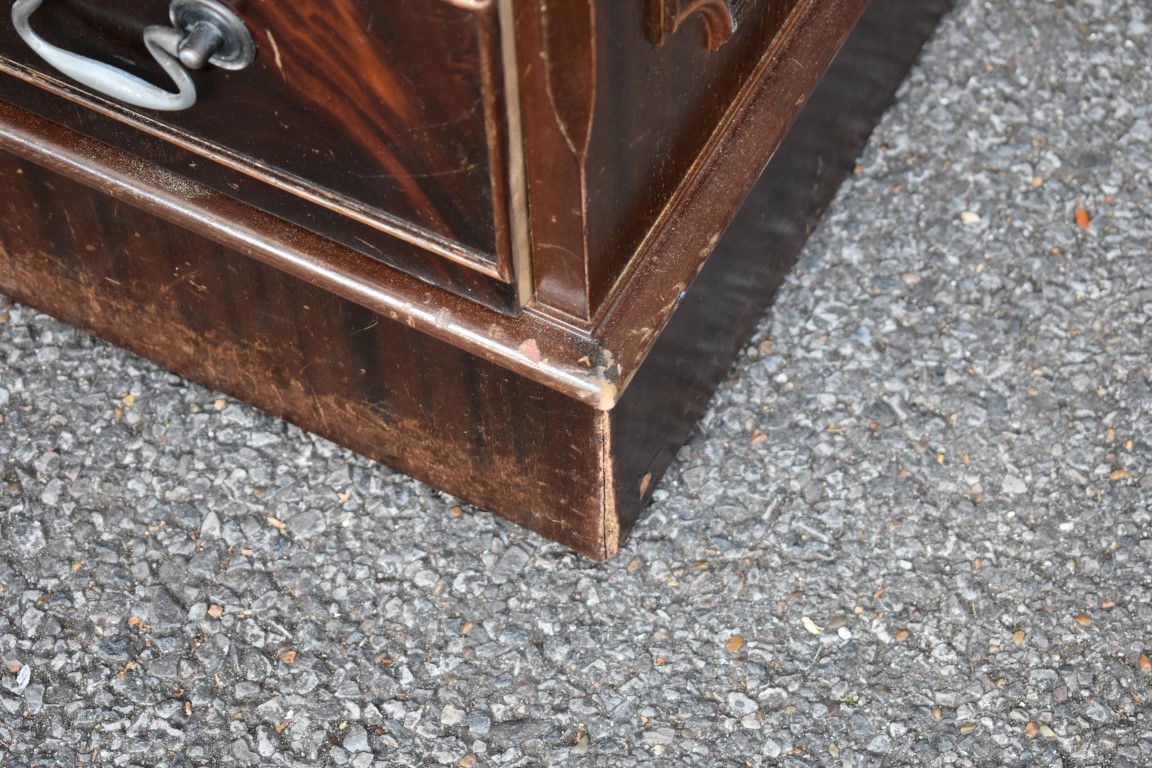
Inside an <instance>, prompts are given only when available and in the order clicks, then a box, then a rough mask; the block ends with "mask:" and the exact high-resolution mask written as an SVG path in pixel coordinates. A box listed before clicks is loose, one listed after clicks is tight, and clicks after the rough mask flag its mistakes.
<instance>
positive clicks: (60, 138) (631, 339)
mask: <svg viewBox="0 0 1152 768" xmlns="http://www.w3.org/2000/svg"><path fill="white" fill-rule="evenodd" d="M946 4H947V3H946V0H925V1H924V2H922V3H916V4H910V3H907V2H905V1H904V0H873V2H872V3H871V4H869V5H868V6H867V8H866V9H863V7H862V6H856V5H852V4H850V3H849V2H848V0H840V2H839V3H838V2H837V0H830V1H829V2H828V3H818V4H813V5H811V6H807V7H806V12H805V13H804V14H802V15H801V16H800V17H798V18H797V19H796V20H795V21H794V23H793V24H792V26H791V27H790V30H789V33H788V36H787V39H786V41H785V42H784V43H783V44H781V45H780V46H779V47H778V48H777V49H775V53H774V55H773V57H772V58H771V59H770V60H768V61H767V62H766V63H765V65H764V66H763V67H762V68H761V69H759V70H758V71H757V74H756V77H755V78H754V79H753V80H752V81H750V83H748V84H747V85H746V86H745V87H744V88H743V89H741V90H740V99H741V101H740V103H739V105H738V107H737V108H729V109H727V110H725V112H724V115H723V119H722V121H721V127H722V130H721V134H722V135H721V137H720V138H719V139H718V140H715V141H713V142H712V143H711V144H710V145H709V147H710V149H709V153H708V155H707V157H706V159H705V161H703V162H700V163H699V168H698V169H697V170H696V171H694V172H693V173H692V174H689V175H688V176H687V177H686V178H687V181H686V182H685V184H684V185H682V186H681V187H680V188H679V189H678V190H677V191H676V194H675V195H673V196H672V198H671V200H672V204H671V207H670V208H669V209H668V210H666V211H663V212H662V213H661V216H660V217H659V218H658V221H657V222H656V224H655V226H653V227H652V228H651V230H650V231H649V232H648V233H647V234H646V235H645V237H646V238H647V239H646V243H648V247H649V248H650V250H649V251H647V252H646V253H645V258H644V260H643V262H642V263H641V264H639V265H638V266H637V267H636V268H634V269H632V270H631V271H629V272H628V273H627V280H626V282H625V284H624V285H622V286H621V287H620V288H619V289H618V290H617V291H616V292H615V293H613V294H612V295H611V297H610V301H609V303H608V304H607V305H606V306H607V310H606V311H605V312H604V313H603V314H602V316H601V317H600V318H599V321H598V323H597V324H596V325H595V327H594V328H591V329H583V330H582V329H580V328H577V327H573V326H571V325H565V324H562V323H557V322H555V320H554V318H553V317H552V316H551V315H550V314H549V312H548V311H545V310H544V309H541V308H530V309H528V310H526V311H524V312H523V313H521V314H520V315H518V316H511V315H508V314H503V313H499V312H495V311H492V310H489V309H487V308H485V307H483V306H480V305H478V304H477V303H475V302H473V301H471V300H468V299H463V298H460V296H458V295H456V294H455V293H453V292H450V291H448V290H446V289H441V288H437V287H436V286H433V285H429V284H427V283H423V282H421V281H419V280H417V279H416V278H414V277H412V276H411V275H410V274H407V273H406V272H405V271H400V270H396V269H392V268H390V267H387V266H385V265H384V264H382V263H380V262H378V261H375V260H372V259H368V258H366V257H364V256H363V255H362V254H360V253H358V252H356V251H354V250H352V249H349V248H346V247H343V246H341V245H339V244H338V243H335V242H333V241H330V240H328V239H325V238H324V237H321V236H318V235H315V234H313V233H312V232H309V231H308V230H306V229H303V228H301V227H298V226H296V225H293V224H291V223H289V222H286V221H284V220H283V219H280V218H278V217H275V216H271V215H269V214H267V213H265V212H263V211H261V210H259V209H256V208H253V207H251V206H249V205H247V204H245V203H243V202H239V201H237V200H236V199H235V198H234V197H232V196H228V195H224V194H221V193H219V192H217V191H215V190H214V189H212V188H211V187H209V186H205V185H202V184H199V183H196V182H195V181H193V180H190V179H189V178H188V177H187V176H185V175H180V174H178V173H173V172H171V171H169V170H167V169H166V167H165V166H163V165H153V164H150V163H142V162H140V160H139V158H138V156H137V155H135V154H133V153H130V152H127V151H124V150H118V149H116V148H115V147H111V146H107V145H103V144H101V143H100V142H97V141H94V140H93V139H91V138H89V137H87V136H84V135H81V134H79V133H77V132H75V131H72V130H70V129H67V128H64V127H61V126H59V125H57V124H54V123H51V122H49V121H47V120H44V119H41V118H38V117H35V116H34V115H31V114H29V113H27V112H24V111H22V110H19V109H16V108H13V107H11V106H7V105H3V104H0V178H3V179H4V181H5V184H4V185H3V187H0V291H3V292H6V293H8V294H10V295H13V296H14V297H16V298H18V299H19V300H21V301H24V302H27V303H29V304H32V305H33V306H37V307H39V308H41V309H44V310H45V311H48V312H51V313H53V314H55V315H57V316H58V317H61V318H63V319H65V320H66V321H68V322H71V323H74V324H76V325H78V326H80V327H82V328H86V329H88V330H90V331H92V332H95V333H98V334H100V335H102V336H104V337H106V338H109V339H111V340H113V341H115V342H116V343H119V344H122V345H124V346H126V347H128V348H130V349H134V350H136V351H138V352H140V353H141V354H145V355H148V356H149V357H152V358H154V359H156V360H158V361H160V362H161V363H163V364H164V365H166V366H169V367H171V368H172V369H174V370H176V371H179V372H181V373H184V374H186V375H189V376H192V377H194V378H196V379H198V380H200V381H202V382H203V383H205V384H208V385H209V386H212V387H217V388H220V389H223V390H225V391H228V392H231V393H233V394H234V395H236V396H237V397H240V398H242V399H245V400H248V401H250V402H254V403H256V404H258V405H260V406H262V407H264V408H266V409H268V410H270V411H271V412H273V413H275V414H277V415H282V416H283V417H285V418H288V419H291V420H293V421H294V422H296V423H298V424H300V425H302V426H304V427H305V428H307V429H311V430H314V431H317V432H319V433H321V434H324V435H326V436H328V437H330V438H332V439H334V440H336V441H338V442H341V443H343V444H345V445H348V446H350V447H352V448H354V449H356V450H358V451H361V452H363V453H365V454H367V455H369V456H373V457H376V458H378V459H380V460H383V461H386V462H388V463H390V464H392V465H394V466H397V467H399V468H400V469H402V470H404V471H407V472H410V473H412V474H413V475H415V476H417V477H419V478H422V479H425V480H427V481H429V482H432V483H434V484H436V485H438V486H440V487H442V488H445V489H446V490H448V491H449V492H451V493H453V494H454V495H457V496H459V497H461V498H464V499H466V500H469V501H472V502H473V503H476V504H479V505H482V506H486V507H488V508H491V509H493V510H495V511H497V512H498V513H500V514H503V515H505V516H507V517H508V518H509V519H512V520H514V521H516V522H518V523H521V524H523V525H525V526H528V527H530V528H532V529H534V530H537V531H539V532H540V533H542V534H544V535H546V536H549V537H552V538H554V539H556V540H558V541H561V542H563V543H564V544H566V545H567V546H570V547H573V548H574V549H577V550H579V551H581V552H585V553H586V554H589V555H591V556H594V557H606V556H609V555H610V554H612V553H613V552H614V551H615V550H616V549H617V547H618V546H619V544H620V541H621V538H622V537H623V536H624V535H626V533H627V531H628V529H629V528H630V527H631V526H632V525H633V524H634V523H635V521H636V520H637V518H638V516H639V515H640V514H641V513H642V511H643V509H644V505H645V503H646V501H647V499H648V497H649V496H650V494H651V491H652V489H653V488H654V487H655V486H656V483H657V482H658V480H659V477H660V475H661V474H662V473H663V472H664V470H665V469H666V467H667V465H668V463H669V462H670V461H671V459H672V457H673V456H674V455H675V451H676V448H677V447H678V446H679V445H680V443H681V442H682V441H683V440H684V439H685V437H686V436H687V435H688V434H689V432H690V430H691V429H692V425H693V423H694V421H695V419H696V417H697V415H698V414H699V413H700V411H701V410H702V409H703V408H704V407H705V405H706V403H707V400H708V398H709V396H710V394H711V392H712V390H713V389H714V387H715V386H716V383H717V382H718V381H719V380H720V379H721V378H722V377H723V375H724V373H725V371H726V370H727V368H728V366H729V364H730V361H731V359H732V357H733V355H734V354H735V352H736V350H738V349H739V348H740V346H741V345H742V344H743V340H744V338H745V337H746V335H747V333H748V332H749V330H750V329H751V328H752V327H753V325H754V323H755V321H756V319H757V318H758V317H759V315H760V312H761V311H762V309H763V306H764V305H765V304H766V303H767V301H768V300H769V298H770V294H771V291H772V290H774V288H775V285H776V284H777V283H778V282H779V280H780V279H781V277H782V275H783V274H784V271H785V270H786V269H787V267H788V265H789V264H790V263H791V260H792V258H793V256H794V254H795V252H796V250H797V249H798V248H799V246H800V244H801V243H802V242H803V240H804V238H805V237H806V235H807V233H808V232H809V231H810V229H811V227H812V226H813V225H814V223H815V221H816V218H817V216H818V214H819V212H820V210H821V209H822V207H823V206H824V205H825V204H826V203H827V201H828V200H829V199H830V198H831V195H832V193H833V191H834V190H835V187H836V185H837V184H838V183H839V181H840V179H841V178H842V177H843V175H844V174H845V173H846V172H847V170H848V169H849V168H850V166H851V158H852V157H853V156H854V154H855V152H856V151H857V150H858V148H859V147H860V145H861V144H862V142H863V140H864V137H865V135H866V133H867V130H868V129H869V128H870V126H871V125H872V124H873V123H874V121H875V120H876V119H877V117H878V116H879V114H880V112H881V110H882V108H883V106H884V104H885V103H886V101H887V99H888V98H889V97H890V96H891V93H892V92H893V90H894V89H895V86H896V84H897V83H898V82H899V79H900V77H901V76H902V74H903V72H904V71H905V70H906V68H907V66H908V64H909V62H910V61H911V60H912V58H913V57H914V55H915V52H916V51H917V50H918V49H919V46H920V45H921V44H922V42H923V40H924V39H925V38H926V36H927V34H928V33H929V31H930V30H931V28H932V25H933V23H934V21H935V19H936V18H937V17H938V15H939V14H940V13H941V12H942V11H943V9H944V7H945V6H946ZM445 5H447V4H445ZM526 7H527V8H536V7H537V6H535V5H534V4H529V5H528V6H519V8H518V17H517V18H518V21H526V22H527V23H526V25H525V26H522V27H520V29H526V28H531V23H530V22H531V19H526V18H525V17H524V16H522V15H520V14H524V13H526V12H525V11H524V9H525V8H526ZM857 9H860V10H864V15H863V16H862V17H861V18H860V21H859V23H856V24H854V22H856V20H857V16H856V15H855V11H856V10H857ZM602 11H603V6H597V12H598V15H597V16H596V17H595V18H596V23H597V24H602V23H603V20H604V16H603V15H602ZM527 15H528V16H531V15H532V14H531V13H527ZM635 21H636V22H637V23H639V24H642V22H643V18H642V14H638V16H637V19H635ZM535 30H536V32H537V33H540V32H541V30H540V28H539V26H538V25H537V26H536V27H535ZM681 39H684V40H685V41H686V42H685V43H684V45H685V46H686V47H685V49H684V50H685V51H688V50H695V51H697V52H698V53H699V55H701V56H705V57H708V56H711V57H721V58H722V57H723V55H724V51H725V50H728V49H730V48H731V47H732V46H734V45H737V44H738V43H739V38H738V37H737V38H734V39H733V40H732V41H730V44H729V45H726V46H725V47H724V48H723V49H721V51H719V52H717V53H715V54H710V53H708V52H707V51H706V50H703V49H702V47H701V46H699V44H698V43H699V41H695V43H696V44H695V45H694V46H692V47H691V48H689V47H687V46H689V42H688V41H687V38H686V37H684V36H681V35H677V36H675V38H674V39H673V40H670V41H669V42H668V44H667V45H666V46H665V47H664V48H663V49H662V50H669V49H671V48H673V47H674V46H676V45H680V43H679V41H680V40H681ZM845 40H846V42H845ZM842 42H844V44H843V46H842V47H841V43H842ZM837 50H839V53H838V54H836V59H835V62H834V63H833V64H832V66H831V67H830V68H829V69H828V71H827V74H826V75H825V77H824V78H823V80H822V81H820V83H819V85H818V87H816V80H817V79H816V78H813V79H812V80H811V81H809V80H806V79H804V78H800V77H797V76H795V72H794V69H793V66H794V65H793V64H792V62H794V61H795V62H806V63H808V65H809V66H812V67H819V68H821V69H822V68H823V66H824V63H826V62H828V61H829V60H830V59H831V57H832V56H833V54H834V53H835V52H836V51H837ZM601 64H602V62H600V61H599V60H598V63H597V71H600V67H601ZM538 66H539V65H538V62H532V63H525V66H524V70H525V72H526V77H525V80H526V81H529V80H531V79H532V76H533V75H532V72H531V71H529V70H532V69H533V67H538ZM600 82H601V83H602V82H603V81H600ZM602 92H603V88H598V89H597V91H596V93H597V96H596V106H595V110H594V111H593V112H592V113H591V114H592V122H593V126H592V133H591V138H590V140H589V143H588V157H589V158H593V157H594V156H595V151H596V149H595V147H596V130H597V125H599V124H600V119H601V117H600V116H601V115H602V114H603V110H602V108H601V107H602V104H603V103H604V102H603V101H602ZM538 95H539V94H538ZM543 96H544V97H547V94H546V93H544V94H543ZM782 104H783V105H791V106H790V107H788V108H785V109H782V108H781V105H782ZM81 112H82V114H84V115H88V114H89V112H88V111H87V110H81ZM567 114H568V118H567V119H568V121H569V125H572V124H573V123H572V122H571V121H572V120H573V119H577V120H578V117H577V118H572V115H577V116H579V115H580V114H581V113H579V112H573V113H567ZM545 118H546V119H547V120H550V121H552V123H553V124H555V120H556V117H555V111H554V110H553V111H551V112H547V113H545V115H544V117H543V118H542V119H545ZM81 122H82V123H83V121H81ZM552 135H553V137H554V138H557V140H559V141H561V142H565V144H566V143H567V142H566V140H565V138H564V136H563V135H562V133H561V132H560V131H559V130H556V131H554V132H553V134H552ZM568 156H569V157H571V156H572V153H571V152H569V153H568ZM769 160H770V162H769V165H768V167H767V170H766V171H765V173H764V174H763V175H762V176H761V177H760V179H759V181H755V178H756V175H757V173H758V172H759V170H760V167H761V166H762V165H763V163H764V162H767V161H769ZM177 167H178V166H177ZM588 178H589V179H592V178H593V175H591V174H590V175H589V176H588ZM754 181H755V183H753V182H754ZM749 187H751V188H752V190H751V194H750V195H749V197H748V204H747V205H745V207H744V208H743V209H741V211H740V212H739V213H738V214H736V215H735V218H734V219H733V215H734V211H735V210H736V209H737V207H738V206H739V203H740V201H741V200H742V199H743V198H744V193H745V191H746V190H747V189H748V188H749ZM730 222H731V225H730V226H729V223H730ZM725 229H726V231H725ZM709 253H711V258H709V259H707V260H705V256H707V255H708V254H709Z"/></svg>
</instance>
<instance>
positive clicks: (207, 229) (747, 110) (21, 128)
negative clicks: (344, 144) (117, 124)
mask: <svg viewBox="0 0 1152 768" xmlns="http://www.w3.org/2000/svg"><path fill="white" fill-rule="evenodd" d="M866 5H867V0H833V1H832V2H826V3H808V4H806V6H805V11H804V13H805V16H804V18H802V19H801V20H800V21H803V23H793V24H792V25H791V27H790V28H791V29H792V30H793V31H795V34H790V33H788V32H786V33H784V35H783V38H784V39H783V42H782V44H781V45H780V46H776V47H774V48H773V51H772V54H771V55H770V57H769V58H768V59H766V60H765V61H764V62H763V64H762V66H761V68H760V70H759V71H758V75H757V77H756V78H755V79H754V80H753V81H752V82H751V83H750V85H749V87H748V88H747V89H746V91H745V95H744V97H743V98H742V99H741V100H740V102H739V103H738V104H737V105H736V107H735V108H734V109H732V110H731V111H730V112H729V114H728V116H727V117H726V119H725V120H724V122H723V124H722V126H721V129H720V130H718V131H717V133H716V134H715V137H716V138H715V139H714V141H713V142H712V144H711V148H710V151H709V152H708V153H707V154H706V156H704V157H702V158H701V159H700V160H698V162H697V164H696V166H695V167H694V169H693V172H692V173H691V174H690V176H689V177H688V178H687V179H686V180H685V182H684V184H683V185H682V186H681V188H680V189H679V190H678V192H677V194H676V195H675V197H674V199H673V201H672V202H671V203H670V204H669V206H668V207H667V209H666V210H665V212H664V214H663V215H662V216H661V218H660V220H659V221H658V223H657V226H656V227H655V228H654V229H653V231H652V233H651V234H650V236H649V237H648V239H647V240H646V241H645V242H644V244H643V246H642V255H641V256H640V257H639V258H637V259H635V260H634V264H633V266H632V268H631V269H630V271H629V272H628V273H627V275H626V276H625V277H624V278H623V279H622V280H621V281H620V283H619V284H618V287H617V289H616V291H615V293H614V294H613V297H612V300H611V301H610V302H609V303H608V305H607V306H606V308H605V310H604V311H603V312H602V313H601V314H600V316H599V318H598V321H597V324H596V326H595V328H594V329H592V330H591V331H589V330H586V329H583V328H581V327H580V326H579V325H578V324H576V323H573V322H567V321H566V320H565V318H563V317H556V316H549V315H548V314H547V313H546V311H538V310H535V309H532V308H529V309H528V310H526V311H524V312H522V313H521V314H520V315H518V316H515V317H510V316H507V315H503V314H501V313H498V312H495V311H493V310H490V309H487V308H485V307H482V306H479V305H477V304H475V303H474V302H471V301H469V300H468V299H465V298H462V297H459V296H457V295H455V294H453V293H451V292H449V291H447V290H445V289H442V288H438V287H436V286H433V285H430V284H428V283H425V282H422V281H420V280H418V279H417V278H414V277H411V276H409V275H407V274H405V273H403V272H401V271H399V270H396V269H394V268H391V267H389V266H387V265H384V264H382V263H380V262H376V261H374V260H372V259H370V258H368V257H366V256H363V255H361V254H359V253H356V252H355V251H352V250H351V249H348V248H345V247H343V246H341V245H339V244H336V243H333V242H332V241H330V240H327V239H326V238H324V237H322V236H319V235H315V234H313V233H311V232H308V231H306V230H304V229H302V228H300V227H298V226H296V225H293V224H290V223H288V222H285V221H283V220H281V219H278V218H276V217H274V216H271V215H270V214H266V213H263V212H262V211H259V210H256V209H254V208H252V207H251V206H248V205H246V204H244V203H241V202H238V201H235V200H233V199H231V198H229V197H227V196H225V195H223V194H220V193H217V192H215V191H213V190H210V189H208V188H206V187H203V186H201V185H199V184H195V183H193V182H191V181H189V180H187V179H184V178H183V177H179V176H177V175H176V174H173V173H170V172H168V171H162V170H159V169H157V168H155V167H153V166H151V165H149V164H146V163H142V162H141V161H139V160H138V159H136V158H134V157H133V156H131V155H130V154H128V153H125V152H122V151H120V150H116V149H114V148H111V147H108V146H107V145H104V144H102V143H100V142H96V141H94V140H92V139H89V138H86V137H83V136H81V135H80V134H77V133H75V132H73V131H71V130H69V129H67V128H63V127H61V126H58V125H56V124H54V123H51V122H49V121H47V120H44V119H42V118H39V117H36V116H33V115H30V114H28V113H26V112H23V111H22V110H18V109H16V108H13V107H10V106H8V105H3V104H0V147H3V148H5V149H7V150H8V151H11V152H12V153H14V154H16V155H18V156H21V157H24V158H25V159H28V160H31V161H33V162H37V163H40V164H41V165H45V166H47V167H50V168H52V169H53V170H56V171H57V172H60V173H62V174H63V175H65V176H69V177H71V178H73V179H75V180H77V181H79V182H81V183H84V184H87V185H88V186H92V187H96V188H99V189H100V190H101V191H103V192H106V193H107V194H110V195H112V196H114V197H117V198H119V199H122V200H124V201H125V202H128V203H131V204H133V205H136V206H138V207H141V208H144V209H146V210H149V211H151V212H153V213H155V214H156V215H159V216H161V217H162V218H164V219H166V220H169V221H172V222H174V223H177V224H180V225H181V226H185V227H187V228H189V229H191V230H193V231H196V232H197V233H199V234H202V235H205V236H208V237H211V238H213V239H215V240H217V241H218V242H221V243H224V244H226V245H229V246H230V247H232V248H235V249H236V250H238V251H241V252H243V253H246V254H248V255H250V256H251V257H253V258H256V259H259V260H261V261H263V262H265V263H267V264H269V265H271V266H275V267H278V268H280V269H282V270H284V271H285V272H287V273H289V274H293V275H295V276H297V277H300V278H301V279H304V280H306V281H307V282H310V283H312V284H314V285H318V286H322V287H324V288H325V289H327V290H330V291H332V292H333V293H336V294H337V295H340V296H343V297H345V298H347V299H349V300H350V301H354V302H356V303H358V304H361V305H362V306H365V307H367V308H369V309H371V310H373V311H375V312H378V313H380V314H382V315H384V316H387V317H390V318H393V319H396V320H399V321H401V322H404V323H405V324H407V325H408V326H410V327H413V328H417V329H419V330H421V331H423V332H425V333H428V334H429V335H430V336H433V337H435V338H439V339H442V340H445V341H448V342H450V343H452V344H454V345H455V346H457V347H459V348H461V349H463V350H465V351H468V352H471V353H473V354H475V355H477V356H478V357H480V358H482V359H486V360H488V361H490V362H493V363H496V364H498V365H500V366H502V367H504V368H507V369H509V370H511V371H514V372H516V373H518V374H521V375H523V376H526V377H528V378H530V379H533V380H536V381H538V382H540V383H542V384H545V385H546V386H549V387H551V388H553V389H555V390H557V391H559V392H562V393H564V394H566V395H568V396H570V397H572V398H574V399H576V400H578V401H580V402H584V403H586V404H588V405H591V406H592V407H594V408H597V409H599V410H605V411H606V410H610V409H612V408H613V407H614V406H615V405H616V403H617V401H618V400H619V398H620V396H621V394H622V392H623V390H624V388H625V387H626V386H627V384H628V382H630V381H631V379H632V377H633V376H634V375H635V373H636V371H637V370H638V368H639V366H640V364H641V363H642V362H643V360H644V358H645V356H646V355H647V353H648V352H649V351H650V350H651V348H652V346H653V344H654V343H655V341H656V338H657V337H658V336H659V333H660V331H661V330H662V329H663V327H664V326H665V324H666V323H667V322H668V320H669V318H670V317H671V315H672V313H673V312H674V311H675V309H676V306H677V305H678V303H679V301H680V300H681V299H682V298H683V296H684V295H685V293H686V291H687V290H688V286H689V285H690V284H691V282H692V279H693V277H694V276H695V275H696V274H697V272H699V270H700V269H701V268H702V266H703V264H704V263H705V261H706V260H707V258H708V256H709V254H710V253H711V251H712V249H713V248H714V247H715V245H716V243H717V242H718V240H719V238H720V235H721V234H722V232H723V231H724V228H725V226H726V225H727V224H728V222H729V221H730V219H731V217H732V215H733V214H734V212H735V211H736V209H737V208H738V207H739V204H740V202H741V200H742V199H743V197H744V195H745V194H746V193H747V190H748V189H750V188H751V186H752V184H753V183H754V182H755V180H756V178H757V177H758V176H759V174H760V172H761V170H762V169H763V168H764V166H765V165H766V164H767V162H768V160H769V159H770V158H771V156H772V154H773V152H774V150H775V148H776V146H778V144H779V143H780V141H781V139H782V138H783V136H784V135H785V134H786V133H787V130H788V128H789V125H790V120H791V116H792V115H793V113H794V112H795V110H794V109H781V108H780V106H779V105H780V104H795V105H799V104H801V103H802V102H803V101H804V100H805V99H806V98H807V95H808V94H809V93H810V92H811V90H812V89H813V88H814V87H815V86H816V84H817V83H818V82H819V78H816V77H811V76H800V75H799V74H798V68H800V67H801V66H803V68H804V69H805V70H807V71H809V72H810V71H812V69H814V68H819V71H823V69H824V68H825V67H826V66H827V63H828V62H829V61H831V59H832V57H833V56H834V54H835V53H836V50H837V47H838V46H830V45H829V44H828V42H827V41H828V36H835V39H836V40H837V41H838V44H839V43H841V42H843V40H844V39H845V38H846V37H847V36H848V34H849V33H850V32H851V31H852V29H853V26H854V24H855V21H856V20H857V19H858V17H859V15H860V12H862V10H863V8H864V7H865V6H866ZM816 53H819V54H821V59H820V60H817V61H813V60H812V57H813V55H814V54H816ZM805 57H807V58H805ZM825 59H826V60H825ZM801 61H803V62H805V64H804V65H801V64H799V62H801ZM782 115H783V116H784V117H781V116H782ZM190 189H194V190H195V193H194V194H189V193H188V190H190ZM413 297H424V299H423V300H416V299H414V298H413Z"/></svg>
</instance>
